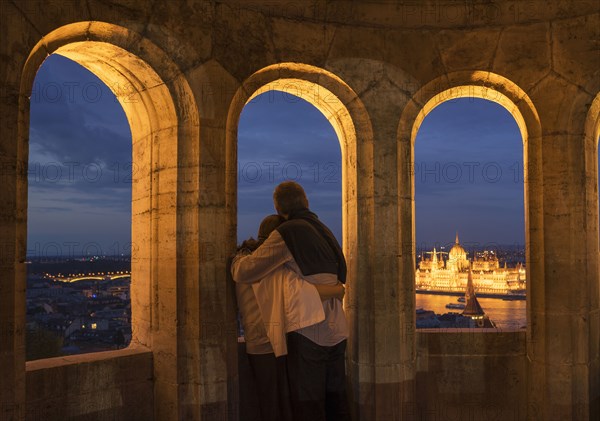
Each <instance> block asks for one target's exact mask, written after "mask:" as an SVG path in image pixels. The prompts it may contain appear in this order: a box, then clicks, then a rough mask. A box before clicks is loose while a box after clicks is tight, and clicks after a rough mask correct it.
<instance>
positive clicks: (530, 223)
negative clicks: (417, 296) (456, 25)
mask: <svg viewBox="0 0 600 421" xmlns="http://www.w3.org/2000/svg"><path fill="white" fill-rule="evenodd" d="M461 97H478V98H481V99H487V100H489V101H493V102H496V103H498V104H500V105H501V106H503V107H504V108H505V109H506V110H507V111H508V112H509V113H510V114H511V115H512V116H513V118H514V119H515V121H516V123H517V125H518V127H519V130H520V132H521V137H522V139H523V167H524V181H525V189H524V193H525V242H526V244H527V246H528V247H527V262H528V265H527V279H528V280H529V279H532V274H533V277H534V278H535V279H543V266H542V265H541V264H540V263H541V260H542V255H543V249H542V247H543V243H542V237H541V233H542V223H543V214H542V208H541V206H542V189H541V177H542V174H541V125H540V119H539V116H538V114H537V111H536V109H535V106H534V105H533V103H532V101H531V100H530V99H529V97H528V96H527V94H526V93H525V92H524V91H523V90H522V89H521V88H519V87H518V86H517V85H516V84H515V83H513V82H511V81H510V80H509V79H506V78H504V77H503V76H500V75H497V74H495V73H490V72H483V71H480V72H470V71H464V72H457V73H451V74H449V75H444V76H441V77H439V78H437V79H435V80H433V81H431V82H429V83H427V84H426V85H424V86H423V87H422V88H421V89H420V90H418V91H417V92H416V93H415V95H413V97H412V98H411V100H410V101H409V103H408V104H407V106H406V107H405V109H404V111H403V113H402V116H401V118H400V123H399V126H398V143H399V145H398V147H399V150H400V151H399V153H398V155H399V156H400V157H407V158H409V159H400V160H399V162H398V174H399V180H398V183H399V185H400V186H401V188H400V193H399V194H400V197H401V198H403V200H402V204H401V208H402V211H404V212H408V213H409V214H411V215H412V217H411V219H410V221H411V226H405V227H401V229H400V233H401V235H402V240H404V242H403V244H413V245H414V244H415V227H414V180H413V176H414V175H413V173H412V171H413V170H412V168H413V166H414V142H415V139H416V135H417V132H418V130H419V127H420V126H421V123H422V122H423V120H424V119H425V117H426V116H427V114H429V112H430V111H431V110H432V109H433V108H435V107H436V106H437V105H439V104H441V103H442V102H445V101H448V100H452V99H456V98H461ZM413 247H414V246H413ZM414 255H415V253H414V250H412V253H410V256H409V257H407V259H408V258H410V259H411V262H406V263H407V264H408V263H410V264H411V265H412V266H413V267H415V261H414ZM412 281H413V284H414V279H412ZM531 284H532V283H531V282H528V286H527V288H528V295H529V294H530V293H531V289H530V288H531ZM412 288H413V289H414V286H413V287H412Z"/></svg>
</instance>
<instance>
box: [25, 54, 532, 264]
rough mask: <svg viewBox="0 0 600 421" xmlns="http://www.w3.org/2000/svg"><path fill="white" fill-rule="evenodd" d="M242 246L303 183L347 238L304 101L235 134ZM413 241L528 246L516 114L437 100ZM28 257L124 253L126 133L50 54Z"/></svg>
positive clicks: (316, 126) (253, 111)
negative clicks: (283, 186) (278, 195)
mask: <svg viewBox="0 0 600 421" xmlns="http://www.w3.org/2000/svg"><path fill="white" fill-rule="evenodd" d="M238 139H239V143H238V159H239V163H238V240H239V241H241V240H243V239H245V238H248V237H249V236H255V235H256V231H257V229H258V225H259V223H260V221H261V219H262V218H263V217H264V216H265V215H267V214H270V213H274V209H273V203H272V192H273V189H274V187H275V186H276V185H277V184H278V183H279V182H281V181H283V180H285V179H293V180H296V181H298V182H300V183H301V184H302V185H303V186H304V188H305V190H306V192H307V195H308V197H309V201H310V207H311V209H312V210H313V211H315V212H316V213H317V214H318V215H319V217H320V218H321V219H322V220H323V221H324V222H325V223H326V224H327V225H328V226H329V227H330V228H331V229H332V231H333V232H334V234H336V236H337V237H338V239H340V240H341V226H342V221H341V166H340V159H341V158H340V157H341V155H340V145H339V142H338V140H337V136H336V134H335V132H334V130H333V128H332V127H331V125H330V124H329V123H328V121H327V120H326V119H325V117H324V116H323V115H322V114H321V113H320V112H319V111H318V110H317V109H316V108H314V107H313V106H312V105H310V104H309V103H307V102H305V101H303V100H301V99H299V98H296V97H291V96H289V95H283V94H282V93H279V92H274V93H266V94H263V95H261V96H259V97H257V98H255V99H254V100H253V101H251V102H250V103H249V104H247V105H246V107H245V108H244V110H243V112H242V115H241V118H240V123H239V132H238ZM415 162H416V166H415V200H416V205H415V207H416V237H417V243H418V244H417V246H419V247H421V246H425V247H431V246H433V245H434V244H442V245H443V244H448V243H449V242H453V241H454V236H455V233H456V231H458V232H459V235H460V238H461V242H462V243H464V244H467V245H476V244H480V245H484V244H490V243H494V244H509V245H511V244H523V243H524V209H523V150H522V141H521V135H520V133H519V131H518V128H517V125H516V123H515V121H514V119H513V118H512V116H511V115H510V114H509V113H508V112H507V111H506V110H505V109H504V108H502V107H501V106H499V105H498V104H495V103H492V102H490V101H485V100H481V99H476V98H462V99H458V100H451V101H447V102H445V103H442V104H441V105H439V106H438V107H436V108H435V109H434V110H433V111H432V112H431V113H430V114H429V115H428V116H427V117H426V118H425V120H424V121H423V124H422V126H421V128H420V130H419V133H418V135H417V139H416V144H415ZM28 177H29V208H28V246H27V249H28V254H29V255H32V256H36V255H38V256H39V255H56V254H60V255H63V256H65V255H68V254H74V255H81V254H106V255H114V254H117V253H118V254H121V253H124V254H128V253H129V244H130V242H131V178H130V177H131V133H130V129H129V124H128V122H127V119H126V117H125V114H124V112H123V109H122V108H121V106H120V105H119V103H118V102H117V100H116V98H115V97H114V95H113V94H112V92H111V91H110V90H109V88H108V87H107V86H106V85H104V84H103V83H102V82H101V81H100V80H99V79H98V78H96V77H95V76H94V75H93V74H92V73H90V72H89V71H87V70H86V69H84V68H83V67H81V66H79V65H78V64H77V63H74V62H73V61H71V60H69V59H67V58H64V57H62V56H59V55H51V56H49V57H48V58H47V59H46V61H45V62H44V63H43V65H42V66H41V68H40V70H39V71H38V74H37V77H36V80H35V82H34V87H33V94H32V97H31V120H30V145H29V176H28Z"/></svg>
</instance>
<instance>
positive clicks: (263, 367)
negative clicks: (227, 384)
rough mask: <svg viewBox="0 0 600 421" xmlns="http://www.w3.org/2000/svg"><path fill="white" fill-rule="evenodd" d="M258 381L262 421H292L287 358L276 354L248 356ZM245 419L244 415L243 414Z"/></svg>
mask: <svg viewBox="0 0 600 421" xmlns="http://www.w3.org/2000/svg"><path fill="white" fill-rule="evenodd" d="M248 360H249V362H250V369H251V370H252V374H253V375H254V379H255V381H256V388H257V394H258V405H259V407H260V415H261V420H262V421H291V420H292V413H291V404H290V392H289V382H288V376H287V365H286V357H285V356H283V357H279V358H275V354H273V353H270V354H248ZM242 419H243V414H242Z"/></svg>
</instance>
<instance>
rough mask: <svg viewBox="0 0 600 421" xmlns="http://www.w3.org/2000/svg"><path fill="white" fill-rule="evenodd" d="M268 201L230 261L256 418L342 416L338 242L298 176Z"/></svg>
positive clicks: (342, 274)
mask: <svg viewBox="0 0 600 421" xmlns="http://www.w3.org/2000/svg"><path fill="white" fill-rule="evenodd" d="M273 202H274V205H275V209H276V210H277V215H270V216H268V217H266V218H265V219H264V220H263V222H262V223H261V226H260V229H259V233H258V234H259V235H258V241H253V240H247V241H245V242H244V243H243V244H242V246H241V247H240V249H239V250H238V253H237V255H236V256H235V258H234V259H233V262H232V267H231V272H232V275H233V279H234V280H235V282H236V294H237V300H238V307H239V309H240V314H241V316H242V324H243V327H244V332H245V333H244V336H245V338H246V347H247V352H248V358H249V361H250V366H251V369H252V372H253V374H254V377H255V380H256V384H257V391H258V395H259V404H260V411H261V416H262V419H263V421H271V420H277V421H280V420H282V421H285V420H293V421H321V420H323V421H333V420H335V421H338V420H339V421H347V420H350V415H349V407H348V401H347V395H346V374H345V350H346V339H347V337H348V327H347V323H346V317H345V314H344V310H343V308H342V298H343V295H344V286H343V284H344V283H345V282H346V261H345V259H344V255H343V253H342V249H341V247H340V245H339V243H338V242H337V240H336V239H335V237H334V236H333V234H332V233H331V231H330V230H329V228H327V227H326V226H325V225H324V224H323V223H322V222H321V221H320V220H319V219H318V218H317V215H315V214H314V213H313V212H311V211H310V210H309V208H308V199H307V197H306V194H305V192H304V189H303V188H302V186H300V185H299V184H298V183H295V182H292V181H287V182H283V183H281V184H279V185H278V186H277V187H276V188H275V191H274V193H273Z"/></svg>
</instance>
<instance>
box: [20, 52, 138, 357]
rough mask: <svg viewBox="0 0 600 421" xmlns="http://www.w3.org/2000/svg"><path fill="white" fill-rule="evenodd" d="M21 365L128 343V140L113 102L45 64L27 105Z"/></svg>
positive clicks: (100, 89) (70, 70)
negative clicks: (23, 355)
mask: <svg viewBox="0 0 600 421" xmlns="http://www.w3.org/2000/svg"><path fill="white" fill-rule="evenodd" d="M30 103H31V110H30V142H29V168H28V230H27V261H28V265H27V268H28V274H27V336H26V347H27V359H28V360H33V359H38V358H46V357H53V356H59V355H69V354H77V353H86V352H96V351H101V350H109V349H118V348H123V347H125V346H127V344H128V343H129V341H130V340H131V304H130V293H129V291H130V288H129V287H130V279H131V277H130V253H131V177H132V159H131V148H132V143H131V131H130V128H129V123H128V121H127V118H126V116H125V113H124V111H123V109H122V107H121V105H120V104H119V102H118V101H117V99H116V97H115V95H114V94H113V93H112V91H111V90H110V89H109V87H108V86H106V85H105V84H104V83H103V82H102V81H100V79H98V78H97V77H96V76H95V75H93V74H92V73H91V72H89V71H88V70H86V69H85V68H83V67H82V66H80V65H79V64H77V63H75V62H73V61H71V60H69V59H67V58H65V57H63V56H61V55H57V54H54V55H51V56H49V57H48V58H47V59H46V60H45V62H44V63H43V65H42V66H41V67H40V69H39V71H38V73H37V76H36V79H35V81H34V85H33V89H32V94H31V97H30Z"/></svg>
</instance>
